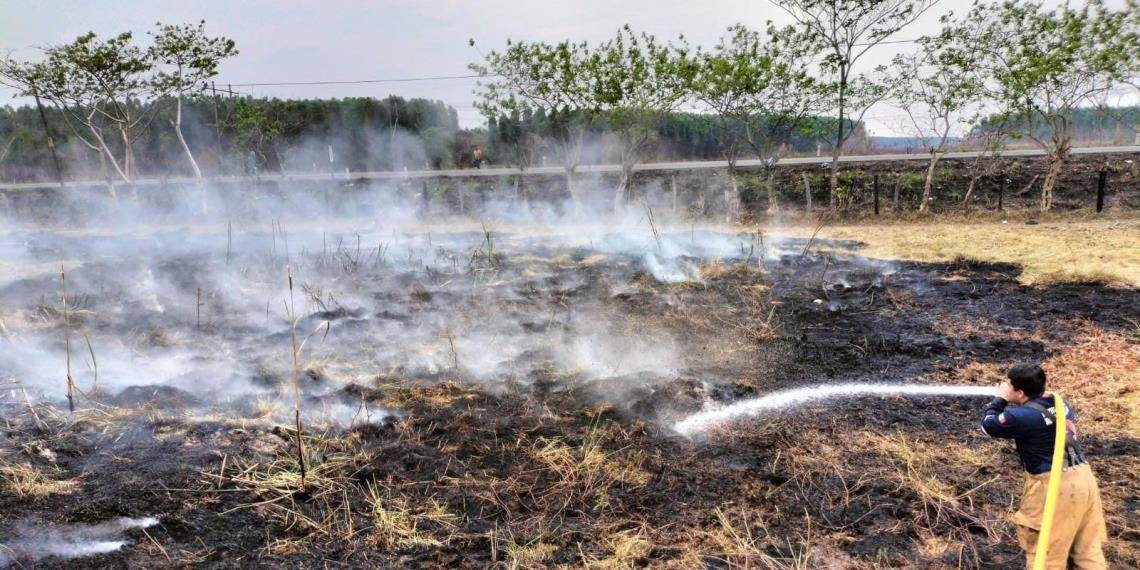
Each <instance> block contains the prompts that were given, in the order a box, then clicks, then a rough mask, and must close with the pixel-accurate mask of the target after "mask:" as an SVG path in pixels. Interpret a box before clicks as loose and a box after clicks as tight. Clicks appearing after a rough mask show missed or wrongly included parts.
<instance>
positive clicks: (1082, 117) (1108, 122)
mask: <svg viewBox="0 0 1140 570" xmlns="http://www.w3.org/2000/svg"><path fill="white" fill-rule="evenodd" d="M1005 120H1008V119H1006V118H1005V117H1002V116H998V115H994V116H990V117H988V118H986V119H985V120H983V121H982V122H981V123H980V124H979V125H978V126H977V127H975V128H974V132H973V133H971V136H973V137H980V136H981V135H982V134H983V133H985V132H990V131H993V130H994V129H1000V128H1001V125H1002V122H1003V121H1005ZM1021 126H1023V125H1019V127H1021ZM1069 128H1070V131H1071V132H1072V135H1073V137H1074V138H1075V139H1077V140H1085V141H1098V142H1111V143H1114V144H1132V143H1133V142H1134V141H1135V140H1136V138H1135V137H1136V135H1137V133H1140V131H1138V130H1137V129H1140V106H1135V105H1134V106H1130V107H1079V108H1077V109H1074V110H1073V112H1072V114H1071V115H1070V127H1069ZM1023 130H1024V131H1025V132H1033V133H1034V134H1035V135H1036V136H1037V137H1039V138H1043V139H1044V138H1049V136H1050V133H1051V132H1052V131H1051V129H1050V127H1049V126H1048V125H1046V124H1045V122H1044V121H1043V120H1041V118H1040V116H1036V121H1035V122H1034V125H1033V130H1032V131H1029V130H1028V129H1023Z"/></svg>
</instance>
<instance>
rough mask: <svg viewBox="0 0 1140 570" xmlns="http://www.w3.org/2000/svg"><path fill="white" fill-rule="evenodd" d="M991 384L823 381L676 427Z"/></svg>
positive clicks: (971, 392) (690, 430) (984, 390)
mask: <svg viewBox="0 0 1140 570" xmlns="http://www.w3.org/2000/svg"><path fill="white" fill-rule="evenodd" d="M993 391H994V389H993V387H991V386H931V385H920V384H821V385H818V386H806V387H803V388H792V389H790V390H780V391H779V392H773V393H771V394H768V395H766V396H761V397H759V398H752V399H749V400H743V401H740V402H736V403H734V404H731V405H728V406H725V407H723V408H717V409H714V410H707V411H703V412H698V413H696V414H693V415H691V416H689V417H687V418H685V419H683V420H681V421H679V422H677V423H676V424H673V429H674V430H676V431H677V432H679V433H681V434H684V435H692V434H695V433H699V432H702V431H704V430H706V429H708V428H710V427H712V426H713V425H716V424H718V423H721V422H726V421H729V420H734V419H738V418H746V417H753V416H758V415H761V414H763V413H765V412H774V411H777V410H780V409H783V408H786V407H788V406H792V405H796V404H803V403H806V402H812V401H816V400H825V399H830V398H840V397H845V396H989V395H991V394H993Z"/></svg>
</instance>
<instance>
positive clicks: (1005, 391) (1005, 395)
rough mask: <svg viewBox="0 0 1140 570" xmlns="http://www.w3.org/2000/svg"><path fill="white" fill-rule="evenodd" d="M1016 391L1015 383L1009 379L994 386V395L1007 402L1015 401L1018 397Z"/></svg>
mask: <svg viewBox="0 0 1140 570" xmlns="http://www.w3.org/2000/svg"><path fill="white" fill-rule="evenodd" d="M1014 392H1016V390H1014V389H1013V385H1012V384H1010V383H1009V380H1005V381H1002V382H1001V383H999V384H998V385H997V386H996V387H995V388H994V395H995V396H997V397H999V398H1001V399H1003V400H1005V401H1007V402H1013V401H1014V399H1015V398H1016V396H1015V395H1014Z"/></svg>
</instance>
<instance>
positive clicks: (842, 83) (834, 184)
mask: <svg viewBox="0 0 1140 570" xmlns="http://www.w3.org/2000/svg"><path fill="white" fill-rule="evenodd" d="M846 94H847V73H846V71H843V72H842V73H841V76H840V80H839V126H838V127H837V128H836V129H835V130H836V133H837V134H836V136H835V149H833V150H832V152H831V186H830V192H829V197H828V205H829V206H830V208H831V209H832V210H834V209H835V191H836V190H837V189H838V188H839V155H840V154H841V153H842V152H843V112H844V111H845V110H846V109H844V104H845V103H846V101H845V99H844V96H845V95H846Z"/></svg>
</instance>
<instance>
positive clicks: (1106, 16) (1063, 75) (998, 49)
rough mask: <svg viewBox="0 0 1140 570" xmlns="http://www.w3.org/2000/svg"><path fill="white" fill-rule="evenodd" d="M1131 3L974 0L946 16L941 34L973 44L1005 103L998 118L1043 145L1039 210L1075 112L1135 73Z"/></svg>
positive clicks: (1136, 42) (1067, 145)
mask: <svg viewBox="0 0 1140 570" xmlns="http://www.w3.org/2000/svg"><path fill="white" fill-rule="evenodd" d="M1135 8H1136V2H1134V1H1132V0H1130V1H1129V2H1128V6H1127V7H1126V8H1124V9H1122V10H1113V9H1110V8H1108V7H1107V6H1106V5H1105V3H1104V1H1103V0H1089V1H1088V2H1087V3H1085V4H1084V5H1083V6H1081V7H1080V8H1073V7H1071V6H1069V5H1068V4H1064V5H1062V6H1060V7H1058V8H1055V9H1052V10H1050V9H1047V8H1045V7H1044V6H1043V5H1042V4H1041V3H1039V2H1013V1H1006V2H1003V3H1000V4H982V3H977V4H975V5H974V7H973V9H972V10H971V11H970V12H969V13H968V14H966V15H965V16H964V17H963V18H961V19H958V20H953V19H949V18H947V19H946V23H947V25H946V27H945V28H944V30H943V32H942V36H941V41H943V42H945V43H947V44H950V45H952V46H959V47H961V46H968V48H967V47H962V48H961V49H976V50H977V53H978V55H979V58H980V62H981V65H982V67H983V69H984V70H985V72H986V80H987V87H989V89H990V90H991V91H992V92H993V93H994V94H995V95H996V96H997V97H998V98H999V99H1000V101H1001V104H1002V105H1003V106H1005V107H1006V108H1008V115H1009V119H1008V120H1007V121H1003V124H1004V125H1006V126H1007V127H1008V128H1010V132H1011V134H1012V135H1013V136H1024V137H1026V138H1029V139H1030V140H1032V141H1034V142H1035V143H1036V144H1037V145H1038V146H1040V147H1041V148H1042V149H1043V150H1044V151H1045V153H1046V161H1047V163H1048V170H1047V172H1046V175H1045V180H1044V182H1043V184H1042V189H1041V209H1042V210H1048V209H1050V208H1051V207H1052V205H1053V188H1054V186H1055V185H1056V182H1057V177H1058V176H1059V175H1060V173H1061V168H1062V167H1063V165H1064V163H1065V160H1066V159H1067V158H1068V156H1069V154H1070V151H1071V149H1072V121H1073V115H1074V112H1075V111H1076V110H1077V108H1078V107H1080V106H1083V105H1092V104H1096V103H1097V102H1098V101H1099V99H1100V98H1101V97H1103V96H1104V95H1106V94H1107V93H1108V92H1109V91H1110V90H1112V89H1113V88H1114V87H1115V86H1117V85H1119V84H1121V83H1123V82H1125V81H1127V79H1128V78H1129V76H1130V74H1132V73H1134V72H1135V69H1136V60H1137V59H1138V58H1140V47H1138V46H1140V39H1138V35H1137V30H1136V26H1135V25H1134V20H1133V19H1134V18H1135ZM1042 127H1043V129H1044V133H1042V132H1041V130H1040V129H1041V128H1042Z"/></svg>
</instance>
